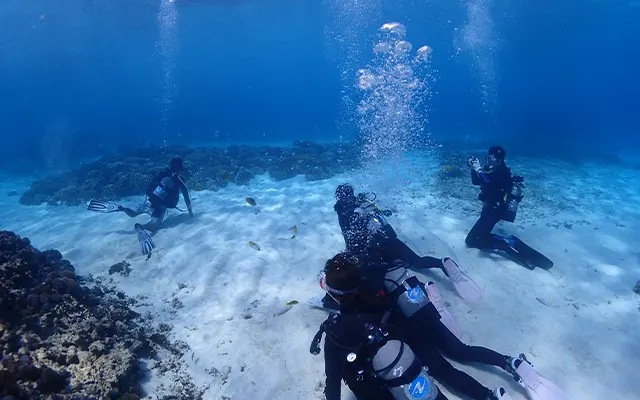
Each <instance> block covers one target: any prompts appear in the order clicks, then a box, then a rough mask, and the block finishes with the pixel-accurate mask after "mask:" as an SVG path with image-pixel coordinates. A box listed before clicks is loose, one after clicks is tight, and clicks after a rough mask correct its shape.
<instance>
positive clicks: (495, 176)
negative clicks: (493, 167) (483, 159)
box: [471, 168, 511, 189]
mask: <svg viewBox="0 0 640 400" xmlns="http://www.w3.org/2000/svg"><path fill="white" fill-rule="evenodd" d="M471 183H473V184H474V185H477V186H491V187H494V188H500V189H505V188H508V187H509V186H511V171H510V170H509V169H508V168H501V169H499V170H497V171H494V172H491V173H487V172H484V171H483V170H480V171H478V172H476V171H473V170H472V171H471Z"/></svg>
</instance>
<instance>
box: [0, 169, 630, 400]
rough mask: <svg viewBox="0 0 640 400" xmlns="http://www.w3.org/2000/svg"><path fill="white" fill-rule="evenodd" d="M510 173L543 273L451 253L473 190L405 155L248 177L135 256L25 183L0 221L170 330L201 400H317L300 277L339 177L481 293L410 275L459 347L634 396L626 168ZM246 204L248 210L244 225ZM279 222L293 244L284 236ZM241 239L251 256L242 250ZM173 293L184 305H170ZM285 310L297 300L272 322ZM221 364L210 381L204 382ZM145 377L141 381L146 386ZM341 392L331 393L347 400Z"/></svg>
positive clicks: (121, 229)
mask: <svg viewBox="0 0 640 400" xmlns="http://www.w3.org/2000/svg"><path fill="white" fill-rule="evenodd" d="M511 165H512V167H514V169H515V170H517V172H520V173H522V174H523V175H525V177H526V178H527V183H528V192H527V197H526V199H525V201H524V202H523V203H522V205H521V211H520V214H519V216H518V221H517V223H516V224H505V225H504V226H503V228H504V229H505V230H506V232H512V233H515V234H517V235H518V236H519V237H521V238H522V239H523V240H524V241H526V242H527V243H529V244H530V245H531V246H533V247H535V248H537V249H539V250H540V251H542V252H543V253H544V254H546V255H547V256H548V257H550V258H551V259H552V260H553V261H554V262H555V266H554V267H553V269H552V270H551V271H549V272H547V271H543V270H539V269H536V270H534V271H529V270H527V269H525V268H523V267H521V266H519V265H516V264H514V263H512V262H510V261H508V260H506V259H504V258H502V257H500V256H497V255H487V254H484V253H481V252H479V251H477V250H471V249H467V248H465V246H464V238H465V236H466V234H467V232H468V230H469V229H470V227H471V226H472V225H473V223H474V222H475V219H476V217H477V213H478V211H479V208H480V204H479V203H478V202H477V201H476V200H475V195H476V194H477V192H476V191H475V189H473V188H471V187H470V184H469V185H466V184H465V185H464V187H459V188H458V187H452V188H446V189H443V188H442V186H441V185H440V186H438V185H439V184H438V183H437V180H436V179H435V178H434V175H435V173H436V171H437V168H436V167H435V164H434V163H433V162H425V161H420V159H419V158H416V159H413V160H405V161H403V162H402V163H396V164H395V166H391V168H389V169H388V170H386V171H385V172H384V173H381V172H380V170H374V171H369V172H363V173H359V174H357V175H355V176H354V175H350V176H349V177H346V176H345V177H338V178H334V179H331V180H327V181H321V182H305V180H304V179H303V178H302V177H298V178H295V179H291V180H288V181H284V182H273V181H272V180H270V179H269V178H268V177H260V178H258V179H255V180H254V181H253V182H252V183H251V185H250V186H248V187H247V186H245V187H237V186H230V187H228V188H225V189H223V190H220V191H218V192H208V191H204V192H199V193H194V195H193V197H194V211H195V213H196V214H197V216H196V218H194V219H190V218H189V217H188V216H187V215H184V214H183V215H181V214H179V213H178V212H175V211H174V212H172V213H171V214H170V216H169V218H168V219H167V221H166V223H167V224H168V225H169V228H168V229H165V230H162V231H161V232H159V233H158V234H157V235H156V236H155V237H154V241H155V244H156V246H157V247H156V250H155V251H154V253H153V255H152V257H151V259H150V260H148V261H145V257H143V256H141V255H139V253H138V243H137V238H136V236H135V234H134V233H133V224H134V222H135V221H133V220H130V219H129V218H127V217H126V216H124V215H123V214H120V213H118V214H110V215H100V214H95V213H91V212H88V211H85V210H83V209H82V208H81V207H48V206H37V207H25V206H21V205H19V204H18V197H6V195H5V193H6V192H8V191H9V190H13V189H15V190H18V191H21V190H24V189H25V186H24V185H25V182H16V181H12V180H7V179H5V180H3V181H2V182H0V206H1V207H0V221H2V223H1V227H2V229H9V230H14V231H15V232H17V233H19V234H20V235H22V236H27V237H29V238H30V239H31V241H32V243H33V244H34V246H36V247H38V248H40V249H42V250H44V249H48V248H56V249H58V250H60V251H61V252H62V254H63V255H64V257H65V258H67V259H69V260H70V261H71V262H72V263H73V264H74V265H75V267H76V271H77V273H78V274H81V275H86V274H93V275H94V276H104V277H107V278H112V279H113V280H114V281H115V282H116V283H117V285H118V286H119V288H121V289H122V290H123V291H124V292H125V293H126V294H127V295H129V296H138V295H143V296H147V297H148V298H147V300H146V301H145V304H146V305H143V306H140V307H139V308H138V311H140V312H142V313H145V314H146V313H151V314H152V315H153V316H154V317H155V318H156V321H158V322H163V321H164V322H167V323H170V324H171V325H173V334H174V337H175V338H179V339H181V340H184V341H185V342H186V343H187V344H188V345H189V346H190V347H191V350H190V351H189V352H188V353H187V355H185V357H184V360H185V362H186V363H187V364H188V365H189V371H188V372H189V373H190V374H191V375H192V376H193V377H194V379H195V381H196V383H197V384H199V385H204V384H210V385H211V387H210V389H209V390H208V391H207V392H206V393H205V396H204V397H205V398H206V399H216V400H218V399H220V398H221V396H223V395H224V396H228V397H229V398H231V399H234V400H238V399H258V400H259V399H270V400H271V399H321V398H322V396H321V394H322V388H323V384H324V373H323V370H324V364H323V358H322V356H318V357H314V356H312V355H310V354H309V351H308V349H309V343H310V341H311V338H312V337H313V335H314V334H315V332H316V330H317V328H318V326H319V324H320V323H321V322H322V320H323V319H324V317H325V315H324V314H323V313H322V312H319V311H312V310H309V309H308V308H307V307H306V305H305V304H304V301H305V300H306V298H308V297H309V296H312V295H316V296H317V295H321V294H322V293H321V290H320V289H319V287H318V284H317V282H316V280H315V277H316V274H317V272H318V271H319V270H320V269H321V267H322V265H323V263H324V262H325V261H326V259H328V258H329V257H331V256H332V255H333V254H335V253H336V252H338V251H339V250H341V249H342V248H343V246H344V242H343V239H342V236H341V234H340V229H339V227H338V224H337V217H336V215H335V214H334V212H333V208H332V207H333V192H334V190H335V187H336V186H337V184H339V183H342V182H344V181H346V180H350V181H353V182H356V183H357V184H359V186H358V187H357V188H356V189H360V190H375V191H377V192H378V200H379V203H381V204H382V205H383V206H392V205H393V206H395V208H396V209H397V211H398V212H397V213H396V214H395V215H394V216H393V217H391V222H392V224H393V225H394V227H396V229H397V231H398V232H399V234H400V237H401V238H402V239H404V240H406V241H407V243H408V244H409V245H411V246H412V247H413V248H414V250H416V251H417V252H418V253H420V254H435V255H437V256H451V257H453V258H454V259H455V260H457V262H458V263H459V264H460V265H461V267H462V268H463V270H465V271H466V272H467V273H468V274H469V275H470V276H471V277H472V278H473V279H474V280H475V281H476V282H477V283H478V284H479V285H480V286H481V287H482V288H483V290H484V299H483V300H482V302H481V303H480V304H479V305H477V306H474V307H470V306H469V305H467V304H465V303H464V302H463V301H462V300H461V299H460V298H459V297H457V295H456V294H455V292H454V291H453V289H452V287H451V285H450V284H449V282H448V281H447V279H446V278H445V277H444V276H443V275H442V274H441V273H439V272H434V273H432V274H430V275H428V276H427V277H426V278H425V279H429V280H434V281H435V282H436V283H438V284H439V287H440V289H441V291H442V293H443V296H444V297H445V299H446V300H447V301H448V302H449V303H450V309H451V311H452V313H453V314H454V315H455V317H456V318H457V319H458V321H459V323H460V325H461V327H462V329H463V332H464V339H465V340H466V341H467V343H471V344H478V345H484V346H488V347H491V348H494V349H496V350H498V351H500V352H502V353H506V354H512V355H514V354H517V353H519V352H524V353H526V354H527V355H528V356H529V358H530V360H531V361H532V362H533V364H534V365H535V366H536V368H537V369H538V371H539V372H541V373H542V374H544V375H546V376H548V377H550V378H552V379H553V380H554V381H555V382H556V383H558V384H559V385H560V386H562V387H563V388H565V389H566V391H567V393H568V394H569V397H570V398H571V399H575V400H586V399H618V400H625V399H629V400H631V399H637V398H638V393H640V379H638V371H637V358H638V355H640V340H639V339H640V333H639V330H638V329H639V327H640V325H639V322H638V316H639V313H640V310H639V309H638V307H639V305H638V303H639V300H640V296H638V295H636V294H634V293H633V292H632V290H631V289H632V288H633V286H634V285H635V282H636V281H637V280H638V279H640V266H639V264H640V263H639V262H638V261H639V255H640V253H639V251H638V250H637V249H636V248H635V246H637V244H638V240H637V233H638V227H639V222H640V188H639V187H638V184H637V183H636V182H638V178H640V172H639V171H632V170H626V169H620V168H615V167H602V166H597V165H593V166H590V167H589V168H587V169H585V168H577V167H573V166H570V165H564V164H561V163H558V162H547V163H545V164H544V165H542V166H540V165H536V164H534V163H533V161H531V160H518V161H517V162H516V161H513V162H512V163H511ZM394 171H402V173H397V172H394ZM365 182H367V185H366V187H364V183H365ZM632 185H633V186H632ZM454 186H455V185H454ZM458 189H459V193H453V192H454V191H457V190H458ZM247 196H252V197H254V198H255V199H256V200H257V202H258V207H257V209H259V210H260V213H259V214H255V211H256V208H253V207H250V206H249V205H247V204H246V203H245V200H244V199H245V197H247ZM451 196H454V197H457V198H454V197H451ZM140 200H141V199H139V198H135V199H134V198H132V199H128V200H127V201H125V202H123V203H125V204H129V205H134V204H135V203H137V202H138V201H140ZM536 203H537V204H536ZM560 207H564V209H560ZM147 219H148V217H146V216H141V217H139V218H138V219H137V221H141V222H144V221H146V220H147ZM294 224H295V225H297V227H298V234H297V237H296V238H295V239H294V240H291V239H290V236H291V232H290V231H289V228H290V227H291V226H292V225H294ZM569 224H571V227H569ZM549 225H551V226H549ZM250 240H251V241H254V242H256V243H258V244H259V245H260V247H261V251H255V250H253V249H251V248H250V247H249V245H248V242H249V241H250ZM122 260H127V261H128V262H129V263H131V264H132V266H131V268H132V269H133V271H132V272H131V275H130V276H129V277H127V278H125V277H121V276H120V275H117V274H116V275H111V276H109V275H108V269H109V267H110V266H111V265H112V264H115V263H117V262H120V261H122ZM179 284H184V285H186V287H185V288H183V289H181V290H179V289H178V285H179ZM174 298H176V299H178V300H179V301H180V302H181V303H182V304H183V306H184V307H183V308H180V309H175V308H174V307H173V306H172V301H173V299H174ZM292 299H296V300H298V301H300V302H301V304H299V305H297V306H295V307H294V308H293V309H292V310H291V311H289V312H288V313H286V314H284V315H282V316H279V317H275V318H274V317H272V314H273V313H274V312H275V311H277V310H278V309H280V308H281V306H282V305H283V304H284V303H285V302H286V301H289V300H292ZM254 301H258V302H256V303H253V302H254ZM252 303H253V304H254V305H252ZM243 314H245V315H251V318H250V319H245V318H243ZM227 366H228V367H231V373H230V374H229V377H228V381H227V382H226V383H225V384H223V382H222V381H221V380H220V379H219V378H214V377H212V376H211V375H209V374H207V373H206V372H205V369H210V368H212V367H215V368H217V369H218V370H224V368H225V367H227ZM461 368H463V369H464V370H466V371H468V372H469V373H470V374H471V375H473V376H474V377H476V378H477V379H478V380H479V381H480V382H482V383H483V384H484V385H486V386H488V387H495V386H498V385H502V386H504V387H506V388H507V390H508V391H509V393H510V394H511V396H512V397H513V399H524V398H526V397H525V394H524V392H523V390H522V389H521V388H520V387H519V386H518V385H517V384H516V383H515V382H514V381H513V380H512V379H511V378H510V377H509V376H508V375H507V374H505V373H503V372H501V371H500V370H498V369H496V368H491V367H484V366H477V365H475V366H461ZM161 381H162V378H158V377H154V378H153V379H151V381H150V382H149V383H148V388H149V389H150V390H152V389H153V387H155V385H157V384H158V383H159V382H161ZM346 392H347V391H346V390H345V394H344V396H343V398H345V399H346V398H350V397H349V396H348V395H347V393H346ZM450 398H451V399H456V398H458V397H456V396H450Z"/></svg>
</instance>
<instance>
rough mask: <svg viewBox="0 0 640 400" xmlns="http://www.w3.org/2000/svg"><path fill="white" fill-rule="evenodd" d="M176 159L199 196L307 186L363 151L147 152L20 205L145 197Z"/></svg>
mask: <svg viewBox="0 0 640 400" xmlns="http://www.w3.org/2000/svg"><path fill="white" fill-rule="evenodd" d="M175 155H178V156H180V157H182V158H183V159H184V164H185V167H186V174H185V178H186V179H187V184H188V186H189V187H190V188H191V189H195V190H218V189H220V188H222V187H224V186H226V185H228V184H229V183H235V184H238V185H246V184H248V183H249V182H250V181H251V179H253V178H254V177H255V176H257V175H261V174H265V173H268V174H269V175H270V176H271V177H272V178H273V179H275V180H284V179H289V178H293V177H295V176H297V175H304V176H305V177H306V179H307V180H320V179H327V178H330V177H332V176H334V175H336V174H340V173H343V172H345V171H347V170H349V169H352V168H355V167H357V166H358V165H359V164H358V159H359V157H358V150H357V148H356V146H355V145H352V144H318V143H313V142H295V143H294V144H293V145H292V146H288V147H274V146H231V147H227V148H211V147H203V148H187V147H181V146H180V147H172V148H157V149H150V148H144V149H137V150H128V151H127V152H126V153H121V154H117V155H113V156H108V157H103V158H101V159H99V160H97V161H95V162H92V163H90V164H83V165H82V166H80V168H78V169H75V170H73V171H68V172H66V173H63V174H58V175H54V176H50V177H48V178H46V179H43V180H40V181H36V182H33V183H32V184H31V187H30V188H29V189H28V190H27V191H26V192H24V193H23V194H22V197H21V198H20V203H22V204H24V205H37V204H42V203H48V204H50V205H59V204H66V205H78V204H81V203H82V202H86V201H89V200H91V199H92V198H100V199H103V200H118V199H120V198H122V197H126V196H133V195H141V194H144V192H145V190H146V188H147V185H148V184H149V181H150V180H151V179H152V178H153V176H155V174H157V173H158V172H159V171H160V170H161V169H162V168H164V167H165V166H166V165H167V162H168V160H169V159H170V158H171V157H173V156H175Z"/></svg>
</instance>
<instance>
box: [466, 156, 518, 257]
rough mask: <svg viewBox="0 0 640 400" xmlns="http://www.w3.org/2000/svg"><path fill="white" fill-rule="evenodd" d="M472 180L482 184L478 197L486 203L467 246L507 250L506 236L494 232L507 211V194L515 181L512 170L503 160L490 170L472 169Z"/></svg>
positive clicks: (472, 229) (470, 234) (469, 235)
mask: <svg viewBox="0 0 640 400" xmlns="http://www.w3.org/2000/svg"><path fill="white" fill-rule="evenodd" d="M471 182H472V183H473V184H474V185H476V186H480V195H479V196H478V198H479V199H480V201H482V202H483V203H484V206H483V208H482V214H481V215H480V218H479V219H478V221H477V222H476V224H475V225H474V226H473V228H471V231H470V232H469V234H468V235H467V238H466V240H465V242H466V244H467V246H469V247H474V248H478V249H481V250H490V249H497V250H505V251H507V250H508V249H509V244H508V243H507V241H506V240H505V238H504V237H502V236H500V235H495V234H492V233H491V231H492V230H493V228H494V227H495V226H496V224H497V223H498V222H499V221H500V220H501V219H503V217H504V214H505V211H506V207H507V205H506V196H507V194H508V193H509V191H510V190H511V185H512V183H513V181H512V177H511V170H510V169H509V167H507V166H506V164H505V163H504V162H503V163H501V164H500V165H498V166H497V167H495V168H494V169H492V170H491V171H490V172H485V171H484V170H480V171H479V172H476V171H474V170H471Z"/></svg>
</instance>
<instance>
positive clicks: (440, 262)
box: [333, 183, 482, 304]
mask: <svg viewBox="0 0 640 400" xmlns="http://www.w3.org/2000/svg"><path fill="white" fill-rule="evenodd" d="M335 197H336V204H335V205H334V207H333V208H334V210H335V212H336V214H338V223H339V224H340V229H341V230H342V235H343V236H344V241H345V244H346V248H347V252H349V253H351V254H367V257H368V258H369V259H371V260H374V259H380V260H382V261H383V262H391V261H393V260H397V259H400V260H403V261H405V262H407V263H408V264H409V266H410V268H411V269H413V270H424V269H431V268H437V269H440V270H442V271H443V272H444V274H445V275H446V276H447V277H449V279H450V280H451V283H452V284H453V287H454V288H455V290H456V292H458V294H459V295H460V297H462V298H463V299H464V300H465V301H467V302H468V303H472V304H473V303H477V302H478V301H480V300H481V299H482V291H481V290H480V287H479V286H478V285H477V284H476V283H475V282H474V281H473V280H472V279H471V278H470V277H469V276H467V275H466V274H465V273H464V272H462V271H461V270H460V267H459V266H458V264H456V262H455V261H453V260H452V259H451V258H448V257H445V258H442V259H439V258H435V257H431V256H423V257H420V256H419V255H417V254H416V253H415V252H414V251H413V250H411V248H409V246H407V245H406V244H405V243H404V242H403V241H401V240H400V239H398V236H397V234H396V232H395V231H394V230H393V228H392V227H391V225H390V224H389V222H388V221H387V220H386V217H389V216H391V214H392V213H391V211H390V210H381V209H380V208H378V206H377V205H376V204H375V203H374V200H375V194H373V193H360V194H358V195H357V196H356V195H355V191H354V189H353V186H351V185H350V184H348V183H345V184H342V185H340V186H338V188H337V189H336V192H335Z"/></svg>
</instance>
